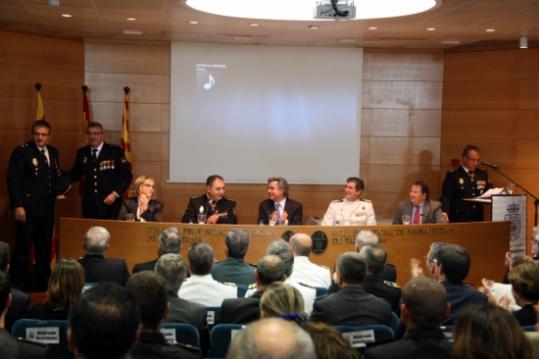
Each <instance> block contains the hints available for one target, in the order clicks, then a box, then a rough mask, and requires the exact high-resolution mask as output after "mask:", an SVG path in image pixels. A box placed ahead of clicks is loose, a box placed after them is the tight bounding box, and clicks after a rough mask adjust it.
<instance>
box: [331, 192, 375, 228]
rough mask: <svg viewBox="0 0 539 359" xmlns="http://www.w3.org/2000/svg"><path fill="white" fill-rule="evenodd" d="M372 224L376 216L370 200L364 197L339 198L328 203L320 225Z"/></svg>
mask: <svg viewBox="0 0 539 359" xmlns="http://www.w3.org/2000/svg"><path fill="white" fill-rule="evenodd" d="M339 225H340V226H374V225H376V217H375V215H374V207H373V206H372V202H371V201H369V200H366V199H358V200H355V201H353V202H352V201H348V200H346V199H341V200H337V201H333V202H331V203H330V204H329V206H328V209H327V211H326V214H324V218H323V219H322V226H339Z"/></svg>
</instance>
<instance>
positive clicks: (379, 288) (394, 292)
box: [359, 246, 401, 315]
mask: <svg viewBox="0 0 539 359" xmlns="http://www.w3.org/2000/svg"><path fill="white" fill-rule="evenodd" d="M359 255H360V257H361V258H362V259H363V261H364V262H365V264H366V265H367V276H366V277H365V280H364V281H363V289H365V291H366V292H367V293H370V294H372V295H375V296H377V297H379V298H382V299H384V300H385V301H387V302H388V303H389V304H391V310H393V313H395V314H397V315H400V299H401V289H400V288H399V286H398V285H397V284H396V283H395V282H389V281H386V280H383V279H381V278H380V274H381V273H382V271H383V270H384V265H385V263H386V259H387V252H386V250H385V249H384V248H382V247H381V246H364V247H362V248H361V251H360V252H359Z"/></svg>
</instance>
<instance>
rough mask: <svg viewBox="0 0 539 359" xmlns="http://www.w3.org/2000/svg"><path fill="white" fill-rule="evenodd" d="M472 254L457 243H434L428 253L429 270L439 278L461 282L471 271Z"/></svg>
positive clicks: (456, 282)
mask: <svg viewBox="0 0 539 359" xmlns="http://www.w3.org/2000/svg"><path fill="white" fill-rule="evenodd" d="M470 261H471V260H470V254H469V253H468V251H467V250H466V249H464V247H462V246H459V245H457V244H449V243H440V242H439V243H433V244H432V245H431V249H430V251H429V253H428V254H427V262H428V266H429V270H430V272H431V274H432V275H433V277H434V278H435V279H437V280H440V281H441V280H448V281H450V282H452V283H455V284H460V283H462V282H463V281H464V279H465V278H466V277H467V276H468V272H469V271H470Z"/></svg>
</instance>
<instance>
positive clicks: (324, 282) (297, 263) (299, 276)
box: [289, 233, 331, 288]
mask: <svg viewBox="0 0 539 359" xmlns="http://www.w3.org/2000/svg"><path fill="white" fill-rule="evenodd" d="M289 243H290V248H291V249H292V253H293V254H294V270H293V271H292V275H291V276H290V280H291V281H293V282H296V283H304V284H307V285H310V286H313V287H320V288H329V286H330V284H331V274H330V272H329V269H328V268H326V267H322V266H319V265H318V264H314V263H313V262H311V261H310V260H309V255H310V254H311V251H312V249H313V240H312V239H311V237H310V236H309V235H308V234H305V233H296V234H294V235H293V236H292V237H291V238H290V242H289Z"/></svg>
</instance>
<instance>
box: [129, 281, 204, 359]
mask: <svg viewBox="0 0 539 359" xmlns="http://www.w3.org/2000/svg"><path fill="white" fill-rule="evenodd" d="M127 289H129V290H130V291H131V293H133V295H134V296H135V300H136V302H137V305H138V309H139V313H140V323H141V332H140V335H139V337H138V341H137V343H136V344H135V346H134V347H133V350H131V356H132V357H133V358H134V359H137V358H141V359H146V358H199V357H200V350H199V348H195V347H191V346H189V345H183V344H168V343H167V341H166V339H165V336H164V335H163V334H161V331H160V328H161V324H162V323H163V322H164V320H165V318H166V316H167V314H168V313H167V312H168V309H169V306H168V300H167V289H166V285H165V280H164V279H163V278H162V277H161V276H160V275H159V274H157V273H153V272H149V271H144V272H141V273H137V274H134V275H133V276H131V278H129V280H128V281H127ZM178 340H180V341H181V338H178Z"/></svg>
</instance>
